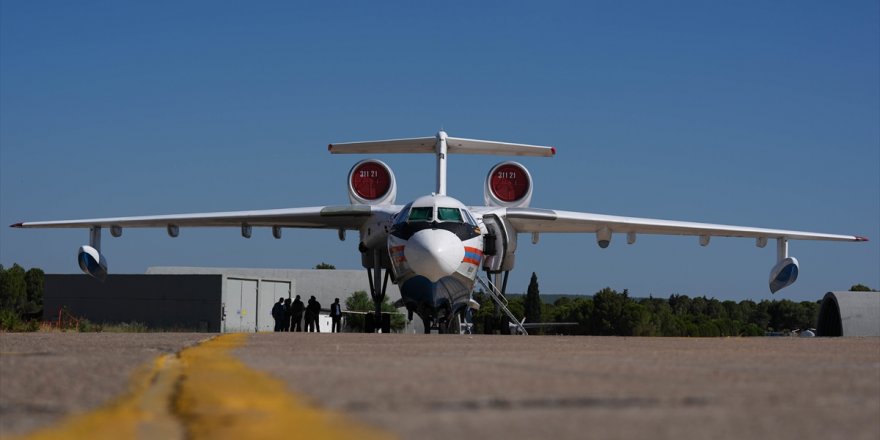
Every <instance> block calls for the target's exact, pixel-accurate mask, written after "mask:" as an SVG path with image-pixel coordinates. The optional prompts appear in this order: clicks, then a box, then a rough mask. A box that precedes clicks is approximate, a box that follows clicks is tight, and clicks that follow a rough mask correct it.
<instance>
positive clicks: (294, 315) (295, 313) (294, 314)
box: [290, 298, 303, 332]
mask: <svg viewBox="0 0 880 440" xmlns="http://www.w3.org/2000/svg"><path fill="white" fill-rule="evenodd" d="M290 318H291V320H292V321H293V322H292V323H291V326H290V331H292V332H301V331H303V329H302V319H303V302H302V301H300V299H299V298H297V299H295V300H293V304H291V305H290Z"/></svg>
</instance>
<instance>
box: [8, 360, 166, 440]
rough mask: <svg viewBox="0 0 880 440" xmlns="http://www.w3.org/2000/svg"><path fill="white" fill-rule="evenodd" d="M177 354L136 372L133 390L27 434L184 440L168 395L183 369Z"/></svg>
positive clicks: (37, 439)
mask: <svg viewBox="0 0 880 440" xmlns="http://www.w3.org/2000/svg"><path fill="white" fill-rule="evenodd" d="M175 365H179V362H177V360H176V357H175V356H174V355H165V356H161V357H159V358H157V359H156V360H155V361H154V362H153V364H152V368H147V367H144V368H141V369H140V370H139V371H137V372H136V373H135V374H134V378H133V380H132V386H131V391H130V392H129V393H128V394H126V395H125V396H123V397H120V398H118V399H116V400H115V401H113V402H111V403H110V404H108V405H106V406H104V407H102V408H99V409H97V410H95V411H92V412H88V413H85V414H81V415H74V416H70V417H68V418H66V419H64V420H62V422H61V423H60V424H58V425H56V426H52V427H49V428H46V429H42V430H40V431H37V432H35V433H33V434H31V435H28V436H27V437H25V438H26V439H33V440H55V439H71V438H89V439H98V440H102V439H108V440H115V439H120V438H167V439H182V438H183V431H182V429H181V426H180V425H179V424H178V422H177V420H176V419H175V418H174V416H173V415H171V414H170V412H169V405H168V400H167V398H168V396H170V395H172V393H173V392H174V386H175V384H176V382H177V381H176V378H177V377H179V371H175V368H174V366H175Z"/></svg>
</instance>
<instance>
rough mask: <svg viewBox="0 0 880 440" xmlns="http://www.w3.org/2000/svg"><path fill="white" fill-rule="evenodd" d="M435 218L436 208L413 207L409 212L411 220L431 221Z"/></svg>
mask: <svg viewBox="0 0 880 440" xmlns="http://www.w3.org/2000/svg"><path fill="white" fill-rule="evenodd" d="M433 218H434V208H433V207H431V206H426V207H423V208H413V209H412V210H411V211H410V212H409V221H411V222H429V221H431V220H433Z"/></svg>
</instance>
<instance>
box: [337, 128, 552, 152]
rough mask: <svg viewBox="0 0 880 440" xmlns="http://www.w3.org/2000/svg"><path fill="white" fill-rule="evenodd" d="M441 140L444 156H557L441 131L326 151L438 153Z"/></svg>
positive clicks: (545, 149)
mask: <svg viewBox="0 0 880 440" xmlns="http://www.w3.org/2000/svg"><path fill="white" fill-rule="evenodd" d="M440 139H445V140H446V152H447V153H449V154H493V155H502V156H543V157H552V156H554V155H555V154H556V148H553V147H544V146H539V145H527V144H512V143H508V142H496V141H483V140H478V139H464V138H456V137H449V136H446V133H445V132H442V131H441V132H440V133H438V134H437V136H435V137H422V138H409V139H388V140H384V141H367V142H347V143H340V144H330V145H328V146H327V149H328V150H329V151H330V153H333V154H397V153H437V152H439V147H438V143H439V142H440Z"/></svg>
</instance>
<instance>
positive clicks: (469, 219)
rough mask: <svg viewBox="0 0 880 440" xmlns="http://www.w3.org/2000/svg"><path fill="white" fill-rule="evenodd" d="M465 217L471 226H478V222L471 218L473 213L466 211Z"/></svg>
mask: <svg viewBox="0 0 880 440" xmlns="http://www.w3.org/2000/svg"><path fill="white" fill-rule="evenodd" d="M464 217H465V220H466V221H467V222H468V224H470V225H471V226H477V221H476V220H474V218H473V217H472V216H471V213H470V212H468V211H467V210H465V211H464Z"/></svg>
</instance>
